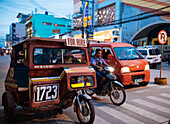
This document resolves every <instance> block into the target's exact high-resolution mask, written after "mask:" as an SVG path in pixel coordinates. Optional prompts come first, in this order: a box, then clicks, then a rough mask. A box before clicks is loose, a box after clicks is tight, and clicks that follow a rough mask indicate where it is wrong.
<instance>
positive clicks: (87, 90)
mask: <svg viewBox="0 0 170 124" xmlns="http://www.w3.org/2000/svg"><path fill="white" fill-rule="evenodd" d="M89 91H90V92H89ZM85 92H86V94H87V95H89V96H93V95H94V92H93V91H92V90H90V89H86V90H85Z"/></svg>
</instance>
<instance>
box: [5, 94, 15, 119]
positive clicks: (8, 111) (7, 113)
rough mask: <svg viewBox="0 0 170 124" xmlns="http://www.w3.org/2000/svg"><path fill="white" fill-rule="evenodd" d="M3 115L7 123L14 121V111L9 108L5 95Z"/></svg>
mask: <svg viewBox="0 0 170 124" xmlns="http://www.w3.org/2000/svg"><path fill="white" fill-rule="evenodd" d="M3 103H4V115H5V118H6V121H7V122H12V121H13V119H14V109H11V108H9V104H8V99H7V96H6V94H5V96H4V102H3Z"/></svg>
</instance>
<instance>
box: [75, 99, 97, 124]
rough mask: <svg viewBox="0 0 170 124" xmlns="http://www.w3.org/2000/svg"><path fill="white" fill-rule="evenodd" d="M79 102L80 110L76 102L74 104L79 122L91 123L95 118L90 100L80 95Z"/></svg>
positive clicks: (82, 123) (83, 123)
mask: <svg viewBox="0 0 170 124" xmlns="http://www.w3.org/2000/svg"><path fill="white" fill-rule="evenodd" d="M80 104H81V109H82V112H81V111H80V108H79V106H78V104H77V106H76V114H77V117H78V120H79V121H80V123H81V124H92V123H93V122H94V118H95V111H94V106H93V104H92V102H91V100H89V99H85V98H83V97H80Z"/></svg>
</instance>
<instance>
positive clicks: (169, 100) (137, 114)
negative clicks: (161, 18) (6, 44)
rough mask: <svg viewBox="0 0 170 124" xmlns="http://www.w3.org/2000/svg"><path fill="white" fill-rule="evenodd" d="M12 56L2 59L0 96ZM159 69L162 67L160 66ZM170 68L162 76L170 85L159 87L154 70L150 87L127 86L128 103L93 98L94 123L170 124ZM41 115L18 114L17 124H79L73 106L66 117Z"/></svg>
mask: <svg viewBox="0 0 170 124" xmlns="http://www.w3.org/2000/svg"><path fill="white" fill-rule="evenodd" d="M9 60H10V57H9V56H0V96H2V93H3V92H4V84H3V82H4V79H5V76H6V73H7V70H8V66H9ZM158 68H159V67H158ZM169 75H170V66H168V64H167V62H164V63H163V74H162V77H166V78H167V79H168V84H169V85H156V84H154V83H153V82H154V78H155V77H159V70H158V69H151V79H150V84H149V85H148V86H146V87H139V86H138V85H133V86H129V87H126V94H127V98H126V102H125V103H124V104H123V105H122V106H115V105H113V104H112V103H111V101H110V99H109V97H99V96H95V95H94V96H93V97H92V102H93V104H94V107H95V113H96V114H95V121H94V124H125V123H127V124H168V122H169V120H170V78H169V77H168V76H169ZM1 104H2V100H1V97H0V123H1V124H6V122H5V118H4V113H3V107H2V106H1ZM42 115H43V116H42V117H37V115H29V116H28V115H27V116H26V115H21V114H19V113H18V112H16V119H15V120H14V123H20V124H25V123H27V124H29V123H31V124H42V123H43V124H53V123H55V124H56V123H57V124H74V123H79V121H78V119H77V117H76V113H74V111H73V106H72V107H70V108H68V109H66V110H64V112H63V114H57V115H51V113H50V112H45V113H43V114H42ZM47 116H48V117H47Z"/></svg>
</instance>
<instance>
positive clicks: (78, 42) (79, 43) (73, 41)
mask: <svg viewBox="0 0 170 124" xmlns="http://www.w3.org/2000/svg"><path fill="white" fill-rule="evenodd" d="M66 45H67V46H75V47H87V42H86V39H81V38H80V39H78V38H67V39H66Z"/></svg>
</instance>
